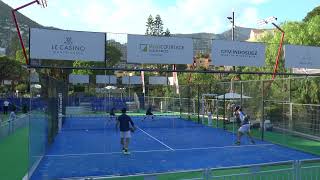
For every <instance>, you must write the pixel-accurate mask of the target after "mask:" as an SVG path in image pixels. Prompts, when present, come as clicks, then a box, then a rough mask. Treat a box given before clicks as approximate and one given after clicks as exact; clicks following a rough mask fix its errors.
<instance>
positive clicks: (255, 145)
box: [175, 144, 274, 151]
mask: <svg viewBox="0 0 320 180" xmlns="http://www.w3.org/2000/svg"><path fill="white" fill-rule="evenodd" d="M273 145H274V144H251V145H241V146H238V145H237V146H221V147H215V146H213V147H203V148H201V147H200V148H184V149H183V148H182V149H175V150H176V151H190V150H206V149H225V148H241V147H259V146H273Z"/></svg>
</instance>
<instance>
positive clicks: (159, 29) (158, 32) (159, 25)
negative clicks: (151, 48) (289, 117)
mask: <svg viewBox="0 0 320 180" xmlns="http://www.w3.org/2000/svg"><path fill="white" fill-rule="evenodd" d="M153 26H154V33H153V35H154V36H163V35H164V32H163V22H162V19H161V17H160V15H159V14H158V15H156V17H155V19H154V21H153Z"/></svg>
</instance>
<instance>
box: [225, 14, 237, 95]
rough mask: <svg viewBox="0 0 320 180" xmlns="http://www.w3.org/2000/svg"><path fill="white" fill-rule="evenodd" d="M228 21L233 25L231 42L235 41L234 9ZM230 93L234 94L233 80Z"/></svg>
mask: <svg viewBox="0 0 320 180" xmlns="http://www.w3.org/2000/svg"><path fill="white" fill-rule="evenodd" d="M227 19H229V21H230V23H231V24H232V28H231V40H232V41H234V28H235V26H234V9H232V16H228V17H227ZM232 68H233V71H236V66H233V67H232ZM230 92H233V78H232V79H231V87H230Z"/></svg>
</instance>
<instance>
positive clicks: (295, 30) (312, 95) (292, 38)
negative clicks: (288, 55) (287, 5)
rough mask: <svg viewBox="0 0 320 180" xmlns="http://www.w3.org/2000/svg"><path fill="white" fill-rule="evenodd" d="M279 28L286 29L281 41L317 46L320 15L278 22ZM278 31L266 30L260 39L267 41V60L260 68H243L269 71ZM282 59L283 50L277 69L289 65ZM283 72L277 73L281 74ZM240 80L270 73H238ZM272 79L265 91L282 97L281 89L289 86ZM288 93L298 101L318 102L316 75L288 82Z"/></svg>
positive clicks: (271, 69)
mask: <svg viewBox="0 0 320 180" xmlns="http://www.w3.org/2000/svg"><path fill="white" fill-rule="evenodd" d="M281 28H282V29H283V30H284V31H285V41H284V44H295V45H304V46H320V32H319V29H320V16H314V17H312V18H311V19H309V20H308V21H302V22H286V23H284V24H282V25H281ZM280 38H281V33H279V32H278V31H275V32H274V34H273V33H267V34H266V35H265V36H263V37H262V38H261V39H259V41H261V42H266V44H267V47H266V62H265V66H264V67H261V68H257V67H245V68H243V69H242V71H260V72H272V71H273V67H274V64H275V59H276V56H277V50H278V46H279V41H280ZM284 63H285V59H284V56H283V53H282V57H281V58H280V61H279V69H278V72H288V71H289V69H284V68H283V67H284ZM282 77H283V76H277V78H282ZM241 79H242V80H249V79H250V80H258V79H261V80H262V79H271V76H270V75H261V76H257V75H241ZM278 81H279V80H277V79H276V80H275V81H274V82H272V83H271V81H270V86H271V87H270V88H267V89H268V92H269V93H268V95H269V96H272V98H276V99H279V100H281V99H282V98H283V96H284V90H285V89H287V88H286V87H287V86H288V85H287V84H286V83H288V82H281V81H279V82H278ZM291 96H292V99H291V100H292V101H293V102H298V103H319V102H320V90H319V80H317V79H315V78H314V79H305V80H299V81H298V82H297V83H292V85H291Z"/></svg>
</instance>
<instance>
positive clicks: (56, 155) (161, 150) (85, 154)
mask: <svg viewBox="0 0 320 180" xmlns="http://www.w3.org/2000/svg"><path fill="white" fill-rule="evenodd" d="M167 151H171V150H169V149H157V150H148V151H131V152H134V153H149V152H167ZM112 154H122V152H108V153H80V154H52V155H46V156H47V157H65V156H92V155H112Z"/></svg>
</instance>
